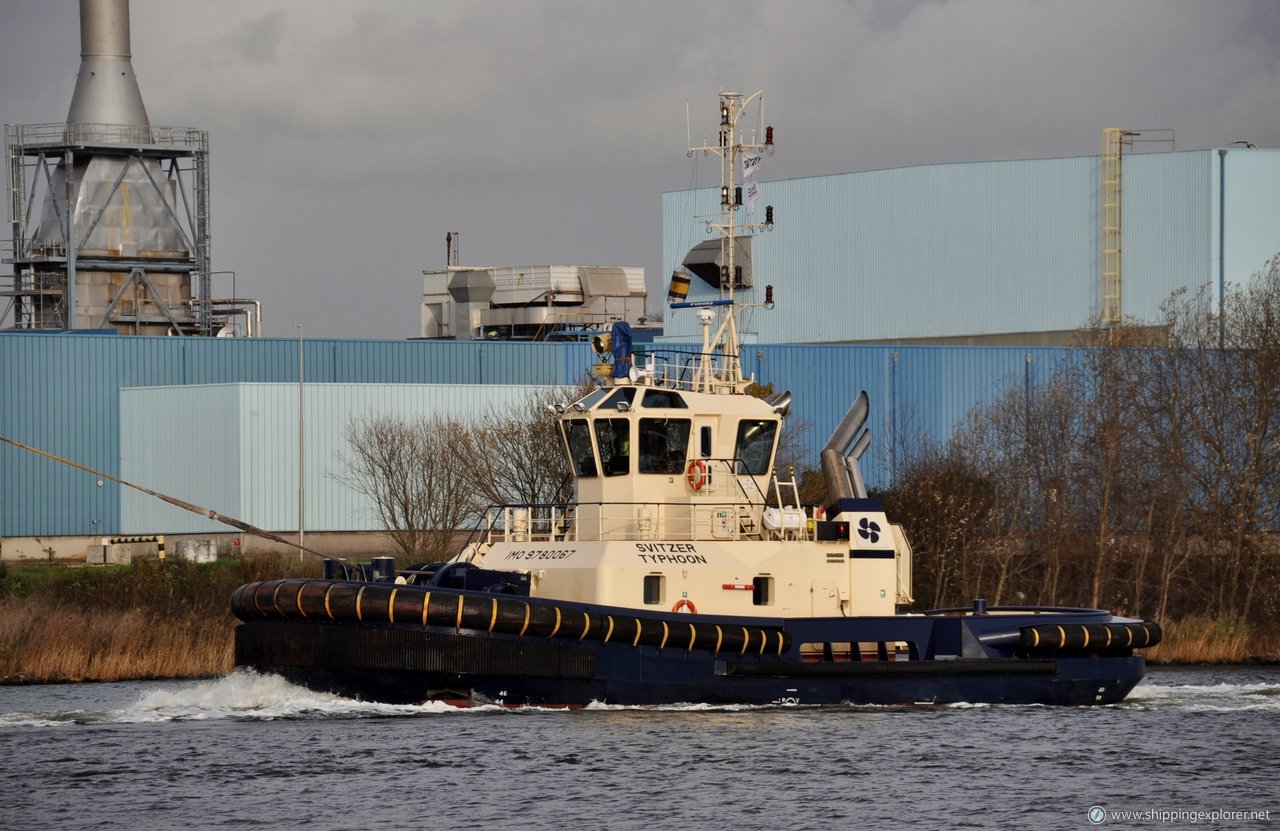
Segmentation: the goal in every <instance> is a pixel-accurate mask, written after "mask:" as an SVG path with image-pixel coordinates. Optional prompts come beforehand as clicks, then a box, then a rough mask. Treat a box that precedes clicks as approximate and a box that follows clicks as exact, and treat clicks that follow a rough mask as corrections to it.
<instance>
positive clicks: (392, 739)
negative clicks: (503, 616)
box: [0, 667, 1280, 831]
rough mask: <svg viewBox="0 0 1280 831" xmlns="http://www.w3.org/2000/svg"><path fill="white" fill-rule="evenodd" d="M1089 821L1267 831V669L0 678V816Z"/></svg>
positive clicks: (779, 823) (663, 825)
mask: <svg viewBox="0 0 1280 831" xmlns="http://www.w3.org/2000/svg"><path fill="white" fill-rule="evenodd" d="M1094 806H1098V807H1101V808H1102V809H1103V810H1104V811H1105V812H1117V811H1132V812H1137V814H1138V815H1137V816H1130V817H1122V816H1120V815H1118V814H1115V813H1107V814H1104V815H1101V816H1100V818H1101V819H1102V822H1101V823H1097V822H1091V821H1090V819H1089V817H1088V812H1089V810H1090V808H1092V807H1094ZM1267 811H1269V812H1270V819H1268V818H1267V816H1266V815H1265V814H1262V815H1260V816H1255V817H1249V816H1247V815H1239V814H1236V813H1235V812H1267ZM1158 812H1166V813H1164V814H1161V813H1158ZM1098 818H1099V816H1095V820H1096V819H1098ZM1099 825H1101V826H1103V827H1114V828H1146V827H1152V828H1155V827H1159V828H1168V827H1176V826H1179V825H1184V826H1194V827H1197V828H1268V827H1274V828H1276V829H1277V831H1280V668H1275V667H1228V668H1155V669H1152V670H1151V671H1150V673H1149V675H1148V677H1147V679H1146V680H1145V681H1143V683H1142V684H1141V685H1140V686H1139V687H1138V688H1137V689H1136V690H1135V691H1134V693H1133V694H1132V695H1131V696H1130V698H1129V699H1128V700H1127V701H1126V702H1124V703H1122V704H1117V705H1112V706H1108V707H1079V708H1054V707H1038V706H985V705H953V706H945V707H926V706H918V707H824V708H805V707H763V708H762V707H717V708H708V707H699V706H688V707H663V708H612V707H601V708H589V709H586V710H579V711H548V710H534V709H526V710H501V709H497V708H474V709H470V710H455V709H450V708H448V707H446V706H442V705H441V706H436V705H431V706H423V707H391V706H383V705H376V704H365V703H360V702H355V701H350V700H345V699H340V698H335V697H332V696H326V695H317V694H315V693H311V692H308V691H306V690H303V689H300V688H298V687H294V686H291V685H289V684H287V683H285V682H284V681H282V680H280V679H279V678H276V677H273V676H265V675H256V674H253V673H251V672H246V671H237V672H235V673H233V674H231V675H229V676H226V677H224V678H220V679H214V680H205V681H169V682H138V683H119V684H66V685H50V686H30V687H3V688H0V827H2V828H5V829H28V828H30V829H44V828H59V829H114V828H119V829H166V831H168V829H203V828H237V829H242V828H248V829H252V828H271V829H292V828H309V829H486V831H489V830H490V829H492V830H493V831H498V829H523V828H549V829H550V828H553V829H569V830H570V831H572V830H573V829H590V831H595V830H596V829H637V830H638V829H645V831H648V829H668V828H671V829H821V831H833V829H854V828H872V829H887V828H929V829H942V828H1037V829H1040V828H1046V829H1051V828H1067V829H1070V828H1093V827H1098V826H1099Z"/></svg>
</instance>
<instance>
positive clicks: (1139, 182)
mask: <svg viewBox="0 0 1280 831" xmlns="http://www.w3.org/2000/svg"><path fill="white" fill-rule="evenodd" d="M81 10H82V61H81V73H80V77H79V80H78V81H77V86H76V92H75V94H74V96H73V101H72V106H71V108H70V110H69V112H68V116H67V122H66V123H65V124H57V125H19V126H16V127H15V126H12V125H10V126H9V127H8V128H7V130H6V139H7V144H8V149H9V159H10V166H9V178H10V182H9V184H10V188H11V194H12V195H13V198H12V199H11V200H10V205H9V209H10V215H9V220H10V225H11V228H12V230H13V240H12V248H11V249H9V251H7V252H6V262H9V263H10V264H11V265H12V267H13V274H12V277H11V278H10V280H11V284H10V287H9V290H8V291H5V292H0V297H3V298H4V299H5V300H7V301H8V303H9V304H10V305H9V308H10V310H11V313H12V317H11V320H12V321H13V326H14V329H15V330H16V331H10V332H6V333H0V435H2V436H6V437H8V438H10V439H13V440H15V441H19V442H23V443H25V444H28V445H31V446H33V447H36V448H39V449H40V450H43V451H47V452H49V453H52V454H56V455H58V456H60V457H64V458H66V459H69V460H72V461H74V462H76V463H79V464H81V465H85V466H87V467H89V468H92V469H94V470H98V471H102V472H104V473H106V474H108V475H109V476H113V477H122V478H124V479H126V480H130V481H136V482H138V483H140V484H143V485H145V486H147V487H149V488H153V489H157V490H161V491H164V492H165V493H168V494H170V495H172V496H175V497H178V498H181V499H185V500H187V501H190V502H194V503H197V504H200V505H202V506H203V507H206V508H209V509H213V510H216V511H219V512H221V513H225V514H228V515H232V516H237V517H239V518H241V519H244V520H245V521H250V522H253V523H254V524H256V525H258V526H260V527H265V528H266V529H267V530H271V531H275V532H286V533H287V532H290V531H293V530H295V529H296V525H298V524H301V523H300V522H299V520H300V517H299V506H298V501H297V492H298V491H299V490H301V491H303V492H304V493H305V497H304V504H303V506H302V511H301V513H302V514H304V515H305V518H306V521H305V524H306V526H307V530H308V532H310V531H316V532H346V531H361V530H371V529H372V528H373V524H372V519H371V516H370V515H369V512H368V511H367V506H365V505H363V504H362V503H361V501H360V500H359V499H358V498H356V495H355V494H354V493H352V492H350V491H344V490H343V489H342V488H341V487H340V486H339V484H338V483H337V482H336V478H335V475H336V473H337V468H336V467H335V465H337V464H338V460H340V458H341V456H342V453H343V449H344V445H343V441H344V439H343V429H344V427H345V425H346V423H348V422H349V421H350V420H351V419H353V418H356V417H359V416H360V415H362V414H368V413H375V412H376V413H386V414H397V415H404V416H409V417H413V416H417V415H433V414H450V415H457V414H463V413H467V412H474V411H475V410H476V409H477V408H478V406H479V402H481V401H484V402H486V403H489V402H501V401H507V400H512V398H511V397H512V396H517V397H518V396H519V395H520V394H521V393H522V391H524V390H526V389H527V388H528V387H529V386H530V385H569V384H575V383H577V382H579V381H581V380H582V379H583V378H584V377H585V376H586V374H587V371H588V368H589V367H590V365H591V364H592V363H593V361H594V356H593V353H592V350H591V348H590V346H589V345H588V344H587V343H586V342H585V341H584V340H581V339H578V338H577V336H579V335H582V334H583V333H585V332H587V331H589V330H591V329H592V328H593V327H597V326H599V325H600V324H602V323H607V322H612V320H614V319H623V320H628V321H629V322H631V323H633V324H637V323H641V322H643V321H642V319H641V318H642V316H643V315H644V313H645V299H644V277H643V272H642V271H641V270H640V269H632V268H621V267H596V266H553V265H549V266H533V267H510V268H487V267H462V266H458V265H457V263H456V260H454V259H453V254H454V252H456V248H451V251H450V259H448V260H447V262H449V266H448V267H446V269H444V270H441V271H432V272H424V275H425V277H424V281H425V282H424V284H423V288H424V292H423V298H422V302H423V305H422V330H421V334H422V336H423V338H424V339H423V340H411V341H359V340H329V339H312V340H307V341H305V342H304V341H302V340H301V339H298V340H292V339H288V340H286V339H259V338H217V337H211V336H212V335H217V334H231V333H235V334H240V333H244V334H256V333H259V332H255V331H254V327H253V321H254V320H256V314H255V309H256V304H254V303H253V301H251V300H244V299H240V298H224V299H221V300H219V299H217V298H215V297H213V295H212V292H211V287H210V277H211V276H212V274H213V272H212V271H211V268H212V265H211V264H210V263H209V258H208V251H209V236H208V228H209V223H208V220H209V215H210V205H209V200H208V192H209V182H208V136H207V135H206V134H205V133H203V132H202V131H199V130H194V129H190V128H160V127H154V126H152V125H151V124H150V121H149V119H148V118H147V115H146V111H145V108H144V107H143V105H142V99H141V94H140V93H139V92H138V89H137V84H136V82H135V81H134V80H133V76H132V69H131V67H130V66H129V63H130V54H129V44H128V20H127V12H128V9H127V2H125V0H82V4H81ZM1106 135H1107V142H1106V143H1105V144H1104V147H1103V152H1102V153H1100V154H1099V155H1098V156H1086V157H1078V158H1055V159H1033V160H1013V161H989V162H970V163H957V164H937V165H922V166H913V167H903V168H896V169H892V170H874V171H860V172H851V173H839V174H832V175H827V176H814V177H805V178H797V179H789V180H784V181H765V182H763V185H762V189H763V194H762V199H761V201H762V203H767V204H768V205H770V206H772V218H773V220H774V221H773V223H772V224H771V226H770V227H769V229H768V230H766V229H764V228H761V229H759V231H758V232H757V233H756V234H755V235H754V236H753V237H751V238H750V241H749V242H748V243H744V251H743V256H741V257H738V258H737V259H736V262H738V263H739V264H741V265H742V266H743V271H742V273H741V274H740V275H735V279H736V280H738V282H739V285H740V286H741V288H740V293H739V295H738V298H739V301H740V302H741V300H742V298H744V297H745V298H746V299H747V302H754V303H756V304H759V305H760V307H761V308H759V309H757V310H756V311H755V313H754V315H753V316H752V317H751V319H750V321H749V323H748V325H747V326H746V327H745V331H742V332H740V334H741V336H742V338H743V340H744V341H745V342H746V343H747V344H748V346H747V347H746V349H745V350H744V352H743V367H744V370H745V371H746V372H748V373H751V374H753V375H754V376H755V378H756V379H757V380H759V381H760V382H762V383H773V384H775V386H776V388H777V389H778V390H779V391H781V390H783V389H787V390H790V392H791V393H792V397H793V405H792V410H791V412H792V416H791V421H790V424H791V428H792V429H793V430H797V431H798V432H799V436H798V437H797V443H798V445H799V447H800V450H801V454H800V455H801V456H802V457H806V456H807V457H811V458H814V459H816V457H817V451H818V448H820V447H821V445H822V444H823V442H824V441H825V439H826V437H827V436H828V435H829V434H830V433H831V431H832V429H833V428H834V427H835V425H836V422H837V421H838V420H839V418H840V415H841V414H842V413H843V412H844V411H845V409H846V408H847V407H848V405H849V403H850V402H851V401H852V400H853V398H854V397H855V396H856V395H857V394H858V392H859V391H860V390H862V389H866V390H867V391H868V392H869V394H870V399H871V415H870V418H869V420H868V427H869V429H870V430H871V431H872V433H873V434H874V435H875V442H874V444H873V447H872V450H871V451H870V452H869V453H868V455H867V456H866V457H865V458H864V459H863V470H864V473H865V475H866V479H867V484H868V485H869V486H870V487H872V488H875V487H883V486H886V485H889V484H891V483H892V482H893V480H894V478H895V476H896V474H897V472H898V466H899V463H900V460H899V459H898V458H897V457H896V453H897V452H898V448H900V447H901V444H902V439H903V437H905V436H914V435H918V434H924V435H930V436H933V437H936V438H945V437H946V436H947V435H949V434H950V433H951V431H952V430H953V429H954V428H955V426H956V425H957V424H959V423H960V422H961V421H962V420H963V419H964V417H965V415H966V413H967V412H968V411H969V410H970V409H971V408H972V406H973V405H974V404H975V403H979V402H985V401H990V400H993V399H994V398H995V397H996V396H997V395H999V394H1001V393H1002V392H1004V391H1006V390H1008V389H1010V388H1017V389H1021V390H1024V391H1025V392H1026V394H1030V391H1031V390H1032V389H1033V388H1034V386H1035V385H1036V384H1038V383H1040V382H1041V381H1043V380H1045V379H1046V378H1048V377H1049V375H1050V373H1051V372H1052V371H1053V369H1054V368H1055V367H1056V366H1057V365H1058V364H1059V362H1061V361H1063V360H1067V359H1069V357H1070V353H1069V350H1067V349H1066V348H1064V346H1063V345H1064V344H1067V343H1069V342H1071V340H1072V336H1073V334H1074V333H1075V331H1076V330H1077V329H1079V328H1080V327H1082V326H1085V325H1087V324H1089V323H1090V322H1091V321H1095V320H1101V321H1104V322H1116V321H1119V320H1130V319H1133V320H1139V321H1144V322H1148V323H1153V322H1155V321H1157V320H1158V316H1159V308H1160V304H1161V303H1162V302H1163V301H1164V300H1165V299H1166V298H1168V297H1169V295H1170V294H1171V293H1172V292H1174V291H1176V290H1179V289H1183V288H1190V289H1197V288H1199V287H1201V286H1205V285H1207V286H1209V288H1210V290H1211V291H1212V292H1213V296H1214V297H1215V298H1221V297H1222V295H1223V292H1224V289H1225V288H1226V287H1227V286H1228V285H1230V284H1239V283H1242V282H1243V281H1245V280H1247V279H1248V278H1249V276H1250V275H1251V274H1253V273H1254V272H1256V271H1259V270H1260V269H1261V268H1262V267H1263V265H1264V264H1265V262H1266V261H1267V260H1268V259H1269V258H1270V257H1272V256H1273V255H1275V254H1276V253H1277V252H1280V203H1277V202H1276V201H1275V200H1274V198H1273V195H1274V194H1275V193H1276V192H1280V151H1277V150H1266V149H1253V148H1245V147H1238V146H1232V147H1226V148H1215V149H1207V150H1189V151H1188V150H1183V151H1176V152H1157V153H1132V152H1126V145H1125V143H1124V139H1125V131H1118V130H1110V131H1107V132H1106ZM721 198H722V195H721V194H720V193H719V192H718V191H717V190H716V189H697V190H686V191H678V192H672V193H667V194H664V195H663V197H662V214H663V217H662V218H663V238H662V245H663V255H664V262H665V263H666V268H667V269H668V270H672V271H674V270H676V269H679V268H682V267H684V266H685V264H686V263H687V264H688V267H689V269H690V270H691V271H692V272H693V273H694V275H696V276H693V277H692V278H691V279H692V287H691V289H690V291H689V294H688V299H689V300H691V301H695V302H696V301H697V300H699V299H708V298H710V297H712V296H715V295H716V293H717V290H716V288H715V287H714V285H713V283H714V281H715V279H716V277H717V275H718V272H719V267H718V265H716V264H715V263H714V262H711V261H710V260H707V259H706V256H705V255H706V253H707V252H706V249H705V248H702V249H699V244H700V243H702V242H703V241H704V240H705V238H704V237H703V236H700V235H698V234H697V233H695V231H696V229H697V228H698V225H697V223H696V218H697V217H703V216H711V215H715V214H716V213H717V212H718V209H719V206H718V202H717V200H719V199H721ZM68 204H74V205H76V206H77V209H76V210H74V211H70V212H69V211H67V209H66V206H67V205H68ZM69 240H70V241H74V242H71V243H69V242H68V241H69ZM747 248H749V249H750V252H749V257H748V256H747V251H746V249H747ZM691 251H694V254H693V255H692V256H691V255H690V252H691ZM708 278H710V282H708ZM406 285H407V286H411V285H412V283H411V282H410V281H407V282H406ZM769 287H772V289H773V291H772V296H771V298H770V299H771V301H772V302H771V303H770V304H767V305H770V306H771V308H764V307H765V306H766V303H765V300H766V291H767V290H768V288H769ZM408 290H409V291H411V292H412V291H415V289H413V288H410V289H408ZM0 302H3V301H0ZM3 318H4V315H3V314H0V319H3ZM242 318H243V324H242V325H237V321H240V320H241V319H242ZM696 327H697V325H696V319H695V316H694V314H693V313H692V312H691V311H688V310H670V311H668V312H667V314H666V320H665V329H664V333H663V335H662V337H661V338H660V339H659V341H658V342H656V343H653V344H647V343H645V344H644V345H643V347H642V348H643V349H645V350H649V351H660V350H667V351H676V350H681V349H694V348H695V347H693V346H691V344H693V343H695V342H696V341H697V340H698V332H697V328H696ZM68 329H73V330H79V331H71V332H67V331H66V330H68ZM84 330H93V332H94V333H91V332H89V331H84ZM161 335H202V336H204V337H161ZM490 335H493V336H494V337H490ZM553 337H554V338H558V339H559V340H552V338H553ZM513 340H524V341H534V342H523V343H521V342H513ZM644 340H645V339H644V338H638V339H637V342H638V343H641V342H643V341H644ZM497 388H501V391H499V389H497ZM300 403H301V406H299V404H300ZM304 421H305V422H306V423H307V424H309V425H311V426H310V428H308V429H307V430H306V431H305V434H304V436H303V440H302V441H300V440H299V439H300V437H299V428H300V427H301V426H302V424H303V422H304ZM300 448H301V449H300ZM300 476H301V478H299V477H300ZM217 530H218V528H217V526H216V525H215V524H213V523H211V522H210V521H209V520H207V519H203V518H201V517H200V516H198V515H195V514H182V513H180V512H178V511H177V510H176V509H173V508H170V507H168V506H165V505H164V504H163V503H158V502H155V501H154V500H153V499H152V498H151V497H146V496H143V495H141V494H137V493H135V492H133V491H130V490H129V489H127V488H122V487H121V486H119V485H117V484H115V483H114V482H113V481H112V480H111V479H110V478H101V477H99V476H96V475H94V474H90V473H86V472H85V471H83V470H77V469H74V468H71V467H67V466H64V465H61V464H58V463H56V462H54V461H51V460H49V459H47V458H44V457H41V456H38V455H35V454H32V453H29V452H27V451H24V450H21V449H19V448H16V447H13V446H10V445H7V444H0V556H3V557H4V558H11V557H30V556H43V552H45V551H47V550H52V549H55V548H56V549H57V550H58V553H59V554H60V555H63V556H67V555H74V554H75V553H76V551H75V549H76V547H79V550H80V552H81V553H82V552H83V549H84V544H85V541H86V540H87V539H88V540H93V539H96V538H100V537H103V536H113V535H119V534H156V533H169V534H177V533H190V534H213V533H216V532H217Z"/></svg>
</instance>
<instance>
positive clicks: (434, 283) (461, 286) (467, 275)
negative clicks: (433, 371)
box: [422, 265, 648, 340]
mask: <svg viewBox="0 0 1280 831" xmlns="http://www.w3.org/2000/svg"><path fill="white" fill-rule="evenodd" d="M423 275H424V276H423V290H422V337H424V338H454V339H458V340H469V339H471V338H505V339H507V340H566V339H582V338H584V337H589V336H590V334H591V333H595V332H607V331H608V330H609V326H610V325H611V324H613V323H614V322H615V321H619V320H622V321H626V322H627V323H629V324H631V325H632V326H643V325H644V324H645V322H646V318H645V304H646V302H647V298H648V294H647V292H646V291H645V287H644V269H643V268H638V267H628V266H575V265H543V266H503V267H483V266H458V265H451V266H449V267H447V268H445V269H443V270H440V271H424V272H423Z"/></svg>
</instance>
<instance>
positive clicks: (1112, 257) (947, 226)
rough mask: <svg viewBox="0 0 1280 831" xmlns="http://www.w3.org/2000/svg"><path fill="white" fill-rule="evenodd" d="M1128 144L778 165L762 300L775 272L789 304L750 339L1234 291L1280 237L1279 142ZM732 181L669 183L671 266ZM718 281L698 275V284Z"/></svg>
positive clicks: (877, 330)
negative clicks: (1067, 154)
mask: <svg viewBox="0 0 1280 831" xmlns="http://www.w3.org/2000/svg"><path fill="white" fill-rule="evenodd" d="M1119 132H1121V133H1123V132H1125V131H1119ZM1107 149H1108V148H1106V147H1104V150H1107ZM1123 149H1124V147H1123V145H1121V146H1119V147H1113V148H1110V152H1104V153H1102V154H1099V155H1098V156H1084V157H1076V158H1056V159H1030V160H1014V161H990V162H965V163H956V164H935V165H919V166H913V167H902V168H895V169H891V170H869V171H859V172H853V173H837V174H831V175H828V176H811V177H805V178H798V179H787V180H784V181H774V182H765V183H764V184H763V186H762V190H763V193H762V196H761V202H762V203H764V202H767V203H768V204H770V205H772V206H773V213H774V224H773V225H772V228H771V230H768V231H758V232H757V233H756V234H755V235H754V237H753V238H752V242H753V251H752V262H751V268H752V271H753V272H754V276H753V279H752V280H751V285H750V286H749V287H748V288H747V290H746V297H747V298H748V299H747V301H746V302H752V298H753V299H754V302H756V303H763V302H764V299H765V298H764V290H765V286H766V285H773V286H774V289H775V295H774V297H775V301H776V305H775V307H774V308H773V309H772V310H769V311H765V310H759V311H757V312H756V313H755V315H754V317H753V318H752V320H751V323H750V325H749V326H748V327H747V331H746V332H745V333H744V339H748V340H753V341H756V342H759V343H899V344H902V343H912V344H923V343H929V344H956V345H959V344H1021V345H1030V344H1040V345H1053V344H1068V343H1071V342H1072V338H1073V335H1074V333H1075V332H1076V330H1078V329H1080V328H1081V327H1084V326H1087V325H1089V324H1090V323H1091V322H1093V321H1099V320H1101V321H1104V322H1116V321H1119V320H1121V319H1124V320H1136V321H1141V322H1146V323H1153V322H1156V321H1158V320H1159V317H1160V304H1161V303H1163V302H1164V301H1165V300H1167V299H1168V298H1169V296H1170V295H1171V294H1172V293H1173V292H1174V291H1177V290H1179V289H1184V288H1186V289H1190V290H1193V291H1194V290H1196V289H1198V288H1200V287H1201V286H1205V285H1208V286H1209V287H1210V290H1211V291H1212V292H1213V296H1214V298H1221V296H1222V292H1223V288H1224V286H1227V285H1230V284H1236V285H1240V284H1243V283H1244V282H1245V281H1247V280H1248V279H1249V277H1250V276H1251V275H1252V274H1254V273H1255V272H1258V271H1261V270H1262V269H1263V266H1264V265H1265V263H1266V262H1267V261H1268V260H1269V259H1270V258H1271V257H1272V256H1274V255H1275V254H1277V253H1280V204H1278V203H1277V201H1276V199H1275V194H1276V193H1277V192H1280V150H1267V149H1253V148H1246V147H1240V146H1234V147H1228V148H1216V149H1208V150H1185V151H1177V152H1151V153H1125V152H1122V151H1123ZM1104 173H1106V174H1107V175H1105V176H1104ZM719 199H720V194H719V192H718V191H717V189H715V188H702V189H697V190H684V191H674V192H669V193H665V194H663V198H662V221H663V262H664V263H665V269H666V271H667V272H670V271H672V270H676V269H680V268H681V267H682V264H683V262H684V261H685V258H686V255H687V253H688V252H689V251H690V249H691V248H693V247H694V246H695V245H697V244H698V243H700V242H702V241H703V239H704V237H703V236H701V235H699V234H698V233H697V231H698V229H699V227H700V226H699V224H698V223H697V221H696V220H697V217H704V216H714V215H715V214H716V212H717V211H718V210H719V205H718V200H719ZM756 221H759V217H757V218H756ZM716 294H717V289H716V288H715V287H714V286H713V285H711V284H709V283H708V282H707V281H706V280H703V279H698V278H696V277H695V278H694V279H693V281H692V287H691V289H690V292H689V300H699V299H705V298H708V297H711V296H715V295H716ZM739 297H740V298H741V297H742V295H739ZM740 302H742V301H741V300H740ZM696 333H697V322H696V319H695V315H694V314H693V313H692V312H690V311H676V312H672V313H669V314H668V315H667V319H666V327H665V333H664V337H665V339H667V340H673V341H688V340H695V339H696Z"/></svg>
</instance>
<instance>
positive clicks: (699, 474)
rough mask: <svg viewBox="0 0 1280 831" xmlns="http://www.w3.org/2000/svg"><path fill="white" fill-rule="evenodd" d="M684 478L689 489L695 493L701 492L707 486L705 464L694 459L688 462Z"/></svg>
mask: <svg viewBox="0 0 1280 831" xmlns="http://www.w3.org/2000/svg"><path fill="white" fill-rule="evenodd" d="M684 478H685V479H687V480H688V482H689V487H691V488H693V489H694V490H695V491H700V490H702V488H703V486H704V485H706V484H707V463H706V462H704V461H702V460H701V459H694V460H693V461H692V462H689V467H687V468H686V469H685V472H684Z"/></svg>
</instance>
